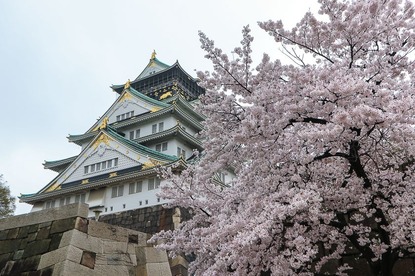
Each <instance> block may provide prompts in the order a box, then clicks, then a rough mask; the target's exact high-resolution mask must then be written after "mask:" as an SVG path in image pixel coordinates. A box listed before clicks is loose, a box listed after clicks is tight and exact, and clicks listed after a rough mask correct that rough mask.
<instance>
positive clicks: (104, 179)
mask: <svg viewBox="0 0 415 276" xmlns="http://www.w3.org/2000/svg"><path fill="white" fill-rule="evenodd" d="M164 166H166V167H171V166H174V167H175V168H176V167H183V168H184V167H186V164H185V161H183V159H178V160H176V161H174V162H171V163H169V164H165V165H164ZM123 171H124V172H123ZM113 173H114V172H112V173H106V174H103V175H99V176H96V177H91V178H88V183H87V184H81V183H82V181H83V180H84V179H83V180H79V181H73V182H71V183H67V184H66V186H65V184H63V185H62V188H61V189H59V190H54V191H50V192H46V193H36V194H22V195H21V196H20V197H19V199H20V201H21V202H25V203H28V204H34V203H36V202H38V201H45V200H50V199H53V198H58V197H61V196H64V195H67V194H73V193H77V192H84V191H88V190H91V189H97V188H101V187H105V186H108V185H111V184H114V183H118V182H122V181H127V180H132V179H136V178H142V177H146V176H149V175H155V174H157V171H156V168H155V167H152V168H148V169H144V170H142V166H141V165H140V166H136V167H132V168H128V169H124V170H120V171H116V173H117V175H116V176H111V175H114V174H113ZM75 182H76V183H75Z"/></svg>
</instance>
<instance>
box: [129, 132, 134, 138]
mask: <svg viewBox="0 0 415 276" xmlns="http://www.w3.org/2000/svg"><path fill="white" fill-rule="evenodd" d="M133 139H134V131H130V140H133Z"/></svg>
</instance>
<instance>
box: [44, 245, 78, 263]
mask: <svg viewBox="0 0 415 276" xmlns="http://www.w3.org/2000/svg"><path fill="white" fill-rule="evenodd" d="M81 257H82V250H81V249H79V248H76V247H74V246H72V245H68V246H65V247H61V248H59V249H56V250H53V251H50V252H47V253H45V254H43V255H42V256H41V258H40V262H39V266H38V269H43V268H46V267H49V266H52V265H54V264H57V263H60V262H63V261H65V260H69V261H73V262H75V263H79V262H80V261H81Z"/></svg>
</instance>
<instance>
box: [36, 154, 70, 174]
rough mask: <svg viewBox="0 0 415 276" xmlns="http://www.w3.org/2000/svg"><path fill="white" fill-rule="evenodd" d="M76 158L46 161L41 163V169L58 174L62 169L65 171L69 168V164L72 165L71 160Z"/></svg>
mask: <svg viewBox="0 0 415 276" xmlns="http://www.w3.org/2000/svg"><path fill="white" fill-rule="evenodd" d="M76 157H78V156H77V155H75V156H72V157H68V158H65V159H61V160H55V161H46V160H45V163H43V167H44V168H45V169H48V170H53V171H55V172H59V171H61V170H62V168H63V169H65V168H66V167H67V166H69V164H70V163H72V161H73V160H75V159H76Z"/></svg>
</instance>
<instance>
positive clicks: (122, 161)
mask: <svg viewBox="0 0 415 276" xmlns="http://www.w3.org/2000/svg"><path fill="white" fill-rule="evenodd" d="M120 139H123V138H121V137H118V136H117V135H116V134H111V131H106V130H101V131H100V133H99V134H98V135H97V136H96V137H95V139H94V140H93V141H92V142H91V143H90V144H89V145H88V146H87V147H86V148H85V149H84V150H83V151H82V152H81V154H80V155H79V156H78V157H77V158H76V159H75V160H74V161H73V162H72V163H71V164H70V165H69V166H68V168H67V169H66V170H65V171H63V172H62V173H61V174H59V175H58V177H57V178H55V179H54V181H52V182H51V183H50V184H49V185H47V186H46V187H45V188H44V189H43V190H42V191H41V193H44V192H51V191H54V190H58V189H61V188H62V187H66V186H68V185H70V186H73V185H82V184H89V183H90V182H91V181H92V180H93V179H94V180H96V179H98V178H99V179H100V180H102V179H103V178H112V177H115V176H117V175H118V172H122V171H126V170H131V169H133V168H135V169H136V170H145V169H148V168H150V167H153V166H154V165H155V164H156V163H157V164H164V163H167V162H169V161H171V160H173V159H172V158H171V157H170V156H167V155H166V156H164V155H162V154H159V153H156V152H154V153H153V152H152V151H151V150H147V151H148V152H145V151H143V150H140V148H134V146H132V144H131V145H130V144H128V143H132V142H130V141H129V142H128V143H127V144H126V143H125V142H126V141H122V140H120ZM137 146H138V144H137ZM157 154H158V155H159V156H157ZM163 157H167V159H164V160H163ZM168 159H171V160H168Z"/></svg>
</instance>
